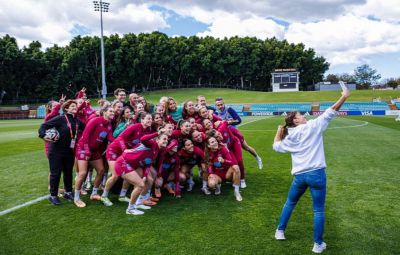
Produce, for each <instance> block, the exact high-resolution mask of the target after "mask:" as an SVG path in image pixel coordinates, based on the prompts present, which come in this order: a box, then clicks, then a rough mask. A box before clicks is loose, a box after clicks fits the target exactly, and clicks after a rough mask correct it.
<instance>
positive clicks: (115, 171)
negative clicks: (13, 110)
mask: <svg viewBox="0 0 400 255" xmlns="http://www.w3.org/2000/svg"><path fill="white" fill-rule="evenodd" d="M114 94H115V96H116V100H115V101H114V102H112V103H109V102H108V101H105V100H100V102H99V104H100V111H94V110H93V109H92V107H91V106H90V103H89V101H86V100H87V98H86V95H85V91H84V90H81V91H80V92H79V93H77V96H76V97H77V99H76V100H67V101H65V97H64V96H62V97H61V99H60V102H59V103H57V102H50V103H49V107H48V108H49V110H48V115H47V116H46V118H45V123H43V124H42V125H41V127H40V129H39V137H41V138H43V139H44V140H45V141H46V145H45V148H46V155H47V157H48V159H49V165H50V175H49V184H50V188H49V189H50V196H49V201H50V202H51V203H52V204H54V205H58V204H60V201H59V199H58V191H59V190H58V186H59V182H60V176H61V172H63V175H64V178H63V179H64V188H65V193H64V195H63V196H64V198H65V199H67V200H71V201H74V203H75V205H76V206H78V207H85V206H86V204H85V203H84V202H83V201H82V200H81V198H80V195H81V193H85V192H86V191H85V189H83V183H84V181H85V179H86V178H87V176H88V177H89V179H91V177H90V174H88V171H89V170H90V169H91V168H94V169H95V171H96V172H97V174H96V178H95V180H94V185H93V189H92V194H91V196H90V199H91V200H99V201H102V202H103V203H104V205H106V206H111V205H112V202H111V201H110V199H109V198H108V194H109V192H110V190H111V188H112V187H113V185H114V184H115V183H116V182H117V181H118V179H120V178H122V179H123V184H122V188H121V191H120V197H119V200H120V201H127V202H129V205H128V208H127V210H126V213H127V214H132V215H140V214H143V213H144V212H143V211H142V210H147V209H150V208H151V206H154V205H156V204H157V201H158V200H159V199H160V197H161V196H162V190H166V191H167V192H168V193H170V194H172V195H174V196H176V197H181V195H182V193H181V188H183V187H185V185H187V191H191V190H192V189H193V185H194V182H193V178H192V172H193V168H194V167H196V166H197V167H198V169H199V176H200V178H201V181H202V188H201V190H202V191H203V192H204V194H206V195H210V194H211V191H210V189H212V190H214V193H215V194H216V195H219V194H220V193H221V183H222V182H223V181H225V180H229V181H231V182H232V184H233V187H234V196H235V198H236V200H237V201H242V196H241V194H240V188H245V187H246V183H245V179H244V177H245V168H244V164H243V158H242V149H244V150H246V151H248V152H250V153H251V154H252V155H253V156H254V157H255V158H256V160H257V162H258V165H259V168H262V161H261V158H260V157H259V156H258V155H257V153H256V151H255V150H254V149H253V148H252V147H251V146H249V145H248V144H247V143H246V141H245V139H244V137H243V136H242V135H241V133H240V132H239V130H238V129H237V128H236V127H235V126H234V125H237V124H240V122H241V120H240V117H238V116H237V114H236V113H235V111H234V110H233V109H232V108H227V107H225V105H224V102H223V99H222V98H217V99H216V102H215V106H216V107H217V109H211V107H209V106H207V105H206V101H205V98H204V97H202V96H199V97H198V98H197V104H196V105H195V104H194V103H193V102H192V101H190V100H189V101H186V102H185V103H184V104H183V106H177V104H176V102H175V100H174V99H173V98H171V97H162V98H161V99H160V103H159V104H158V105H157V106H156V107H155V109H154V113H153V114H150V111H151V110H150V107H149V105H148V104H147V102H146V100H145V99H144V98H143V97H140V96H138V95H136V94H130V95H129V102H128V103H125V97H126V93H125V91H124V90H123V89H117V90H116V91H115V93H114ZM349 96H350V92H349V90H348V89H347V88H344V89H343V91H342V95H341V97H340V98H339V99H338V100H337V101H336V103H334V104H333V105H332V106H331V107H330V108H328V110H326V111H325V112H324V113H323V114H322V115H321V116H319V117H318V118H316V119H313V120H310V121H307V120H306V119H305V118H304V116H303V115H302V114H301V113H299V112H292V113H289V114H288V116H287V117H286V118H285V125H284V126H279V127H278V130H277V133H276V135H275V138H274V143H273V149H274V150H275V151H277V152H282V153H285V152H289V153H291V157H292V174H293V176H294V178H293V182H292V185H291V188H290V190H289V194H288V198H287V201H286V203H285V205H284V206H283V208H282V213H281V216H280V219H279V224H278V227H277V230H276V232H275V238H276V239H277V240H285V239H286V237H285V230H286V227H287V224H288V221H289V219H290V216H291V214H292V212H293V210H294V208H295V206H296V204H297V202H298V200H299V199H300V197H301V196H302V195H303V194H304V192H305V191H306V190H307V189H308V188H310V191H311V196H312V200H313V210H314V246H313V249H312V251H313V252H314V253H322V252H323V251H324V250H325V249H326V248H327V245H326V243H325V242H324V239H323V232H324V224H325V216H324V215H325V197H326V175H325V167H326V162H325V154H324V146H323V139H322V137H323V133H324V131H325V130H326V129H327V127H328V125H329V123H330V122H331V120H332V119H333V118H334V116H335V115H336V113H337V111H339V109H340V107H341V106H342V105H343V103H344V102H345V101H346V100H347V98H348V97H349ZM60 109H62V111H63V114H62V115H60V114H59V112H60ZM52 128H55V129H56V130H57V132H58V133H59V136H56V137H59V138H58V139H53V138H52V137H49V136H47V131H48V130H50V129H52ZM74 163H75V165H76V169H77V172H78V174H77V178H76V180H75V191H74V194H72V168H73V166H74ZM107 172H109V173H111V176H110V177H108V174H107ZM102 181H103V183H104V185H103V186H104V187H103V193H102V195H101V196H100V195H98V190H99V186H100V184H101V183H102ZM130 185H133V190H132V193H131V196H130V199H129V198H127V197H126V193H127V190H128V189H129V186H130ZM140 209H141V210H140Z"/></svg>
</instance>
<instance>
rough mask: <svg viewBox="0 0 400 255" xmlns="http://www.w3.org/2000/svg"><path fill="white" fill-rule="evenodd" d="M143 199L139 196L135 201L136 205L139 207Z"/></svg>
mask: <svg viewBox="0 0 400 255" xmlns="http://www.w3.org/2000/svg"><path fill="white" fill-rule="evenodd" d="M143 200H144V197H143V196H142V195H140V196H139V197H138V199H137V200H136V203H135V204H136V205H141V204H142V203H143Z"/></svg>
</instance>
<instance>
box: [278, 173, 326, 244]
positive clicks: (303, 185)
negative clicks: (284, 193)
mask: <svg viewBox="0 0 400 255" xmlns="http://www.w3.org/2000/svg"><path fill="white" fill-rule="evenodd" d="M308 187H310V191H311V197H312V200H313V209H314V241H315V242H316V243H317V244H321V243H322V242H323V239H322V236H323V234H324V222H325V196H326V175H325V168H321V169H317V170H314V171H311V172H307V173H303V174H298V175H295V176H294V179H293V182H292V186H291V187H290V190H289V194H288V198H287V200H286V203H285V205H284V206H283V209H282V213H281V217H280V219H279V225H278V229H279V230H285V229H286V226H287V223H288V221H289V218H290V215H292V212H293V209H294V207H295V206H296V204H297V201H299V199H300V197H301V196H302V195H303V194H304V192H305V191H306V189H307V188H308Z"/></svg>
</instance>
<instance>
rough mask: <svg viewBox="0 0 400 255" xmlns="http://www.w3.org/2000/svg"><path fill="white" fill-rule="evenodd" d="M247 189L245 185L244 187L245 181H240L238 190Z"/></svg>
mask: <svg viewBox="0 0 400 255" xmlns="http://www.w3.org/2000/svg"><path fill="white" fill-rule="evenodd" d="M246 187H247V185H246V181H245V180H244V179H243V180H240V188H241V189H244V188H246Z"/></svg>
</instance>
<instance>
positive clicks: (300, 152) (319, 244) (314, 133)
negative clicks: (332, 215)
mask: <svg viewBox="0 0 400 255" xmlns="http://www.w3.org/2000/svg"><path fill="white" fill-rule="evenodd" d="M349 95H350V92H349V91H348V90H347V89H346V90H344V91H342V96H341V97H340V98H339V100H338V101H337V102H336V103H335V104H334V105H332V106H331V107H330V108H328V109H327V110H326V111H325V112H324V113H323V114H322V115H321V116H319V117H318V118H316V119H313V120H309V121H307V120H306V119H305V118H304V116H303V115H301V114H300V113H299V112H292V113H290V114H289V115H288V116H287V117H286V119H285V122H286V124H285V125H284V126H279V127H278V131H277V133H276V135H275V139H274V144H273V149H274V150H275V151H277V152H281V153H285V152H290V153H291V157H292V175H293V176H294V178H293V182H292V185H291V187H290V190H289V194H288V198H287V200H286V203H285V205H284V206H283V209H282V213H281V216H280V219H279V225H278V229H277V230H276V232H275V238H276V239H277V240H285V234H284V231H285V229H286V226H287V223H288V221H289V218H290V215H291V214H292V211H293V209H294V207H295V206H296V204H297V201H298V200H299V199H300V197H301V196H302V195H303V194H304V192H305V191H306V190H307V188H308V187H309V188H310V191H311V197H312V200H313V209H314V242H315V243H314V247H313V249H312V251H313V252H315V253H321V252H323V250H325V249H326V243H325V242H324V241H323V232H324V222H325V216H324V211H325V210H324V208H325V196H326V176H325V167H326V163H325V153H324V143H323V139H322V134H323V132H324V131H325V130H326V128H327V127H328V124H329V123H330V121H331V120H332V119H333V117H334V116H335V115H336V111H338V110H339V109H340V107H341V106H342V105H343V103H344V102H345V101H346V99H347V98H348V97H349Z"/></svg>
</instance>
